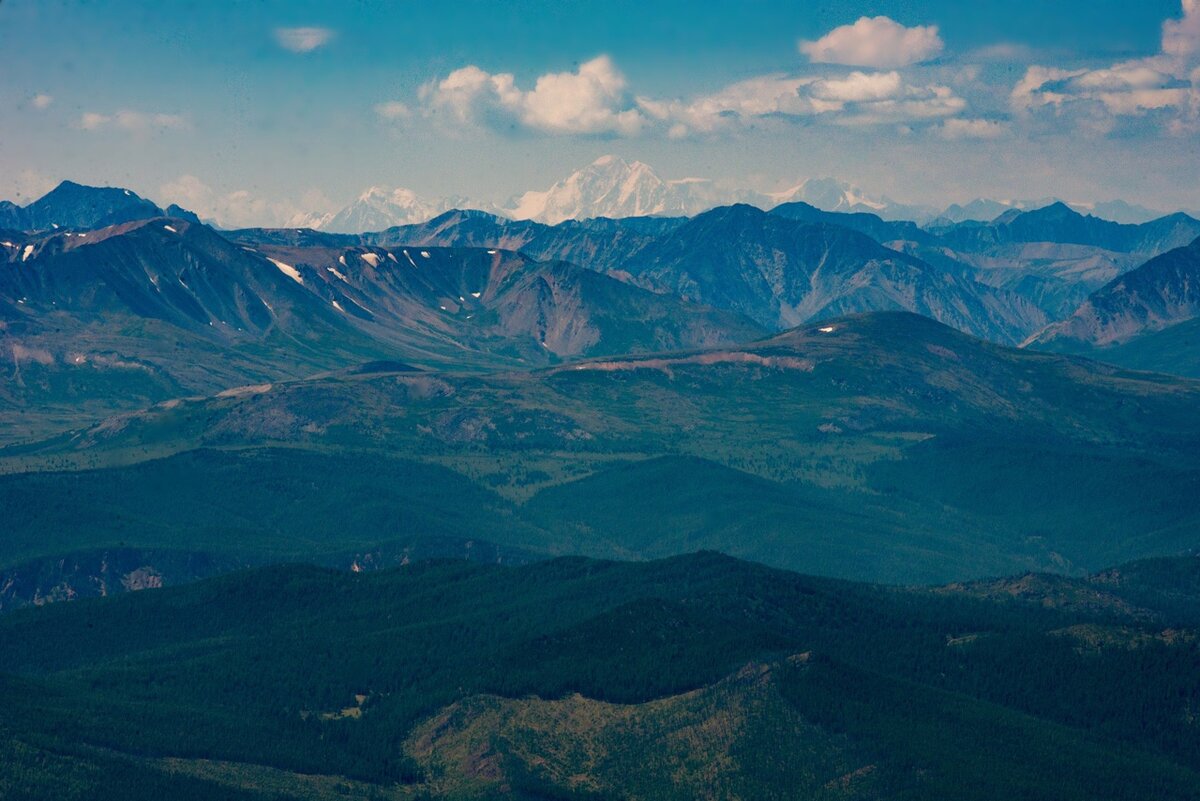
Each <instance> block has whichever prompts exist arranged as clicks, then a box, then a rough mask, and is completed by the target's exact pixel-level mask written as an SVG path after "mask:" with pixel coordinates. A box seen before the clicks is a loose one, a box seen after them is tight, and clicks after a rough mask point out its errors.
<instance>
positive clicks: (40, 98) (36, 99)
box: [30, 92, 54, 111]
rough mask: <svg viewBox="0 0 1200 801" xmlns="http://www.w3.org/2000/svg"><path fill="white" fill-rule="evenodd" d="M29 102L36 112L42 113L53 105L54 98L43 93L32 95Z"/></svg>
mask: <svg viewBox="0 0 1200 801" xmlns="http://www.w3.org/2000/svg"><path fill="white" fill-rule="evenodd" d="M30 102H31V103H32V104H33V107H34V108H36V109H37V110H38V111H44V110H45V109H48V108H50V106H51V104H53V103H54V98H53V97H51V96H50V95H48V94H45V93H44V92H43V93H41V94H36V95H34V96H33V100H31V101H30Z"/></svg>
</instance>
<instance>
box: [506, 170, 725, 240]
mask: <svg viewBox="0 0 1200 801" xmlns="http://www.w3.org/2000/svg"><path fill="white" fill-rule="evenodd" d="M723 202H727V201H726V199H725V198H723V197H722V196H721V192H720V191H719V190H718V189H717V188H716V187H715V186H714V185H713V183H712V182H711V181H708V180H704V179H683V180H680V181H666V180H663V179H662V178H660V177H659V176H658V174H657V173H656V172H654V170H653V169H651V167H650V166H649V165H647V164H643V163H642V162H640V161H634V162H628V161H625V160H624V159H621V158H618V157H617V156H601V157H600V158H598V159H596V160H595V161H593V162H592V163H591V164H589V165H588V166H586V167H584V168H583V169H582V170H577V171H575V172H573V173H571V174H570V175H569V176H567V177H566V178H564V179H563V180H561V181H559V182H557V183H556V184H554V185H553V186H551V187H550V188H549V189H547V190H545V191H529V192H525V193H524V194H522V195H520V196H519V197H517V198H514V199H513V201H511V202H510V204H509V205H510V208H509V209H508V210H507V211H506V213H507V214H508V216H510V217H512V218H513V219H517V220H535V221H537V222H542V223H548V224H551V225H553V224H556V223H560V222H562V221H563V220H571V219H585V218H588V217H614V218H616V217H645V216H650V215H657V216H677V217H678V216H692V215H694V214H698V213H700V212H701V211H704V210H706V209H709V208H712V207H713V206H718V205H721V204H722V203H723Z"/></svg>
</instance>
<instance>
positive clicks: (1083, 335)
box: [1033, 238, 1200, 358]
mask: <svg viewBox="0 0 1200 801" xmlns="http://www.w3.org/2000/svg"><path fill="white" fill-rule="evenodd" d="M1197 316H1200V238H1198V239H1196V240H1195V241H1193V242H1192V243H1191V244H1189V245H1187V246H1184V247H1180V248H1176V249H1174V250H1170V251H1168V252H1166V253H1164V254H1162V255H1160V256H1156V257H1154V258H1153V259H1150V260H1149V261H1147V262H1146V263H1145V264H1143V265H1142V266H1140V267H1138V268H1137V269H1134V270H1132V271H1130V272H1128V273H1126V274H1125V275H1123V276H1121V277H1120V278H1117V279H1116V280H1114V281H1112V282H1111V283H1109V284H1107V285H1106V286H1104V287H1102V288H1101V289H1099V290H1097V291H1096V292H1093V293H1092V294H1091V295H1090V296H1089V297H1088V299H1087V301H1086V302H1085V303H1084V304H1083V305H1081V306H1080V307H1079V308H1078V309H1076V310H1075V313H1074V314H1072V315H1071V317H1070V318H1068V319H1067V320H1064V321H1063V322H1061V323H1056V324H1055V325H1052V326H1050V327H1049V328H1047V329H1046V330H1045V331H1043V332H1042V333H1040V334H1039V335H1038V336H1037V337H1036V338H1035V339H1034V340H1033V344H1034V345H1035V346H1037V347H1042V348H1046V349H1053V350H1062V351H1076V352H1086V351H1088V350H1089V349H1097V355H1098V356H1099V357H1100V358H1104V353H1103V350H1102V349H1104V348H1108V347H1111V346H1116V345H1123V344H1126V343H1129V342H1130V341H1132V340H1136V339H1137V338H1139V337H1141V336H1144V335H1146V334H1151V333H1153V332H1156V331H1161V330H1162V329H1166V328H1170V327H1171V326H1173V325H1177V324H1179V323H1183V322H1187V321H1189V320H1191V319H1194V318H1195V317H1197Z"/></svg>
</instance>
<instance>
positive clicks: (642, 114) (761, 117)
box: [376, 56, 966, 139]
mask: <svg viewBox="0 0 1200 801" xmlns="http://www.w3.org/2000/svg"><path fill="white" fill-rule="evenodd" d="M419 97H420V100H421V104H422V108H423V110H424V112H425V114H426V115H428V116H431V117H436V118H438V119H440V120H442V121H443V122H445V123H448V124H451V125H455V126H475V125H481V126H487V127H493V128H497V129H507V128H511V127H513V126H519V127H522V128H525V129H528V130H532V131H538V132H541V133H545V134H562V135H567V134H614V135H620V136H634V135H638V134H641V133H645V132H652V133H658V134H664V133H665V134H666V136H667V137H669V138H671V139H681V138H685V137H688V136H693V135H714V134H721V133H728V132H734V131H737V130H739V129H742V128H745V127H748V126H757V125H778V124H781V123H784V122H786V121H788V120H791V121H793V122H795V121H799V120H804V121H823V122H830V123H836V124H853V125H871V124H901V123H930V122H933V121H937V120H941V119H945V118H947V117H955V116H958V115H960V114H961V113H962V112H963V111H964V110H965V109H966V101H965V100H963V99H962V98H961V97H959V96H958V95H957V94H956V93H955V91H954V90H953V89H951V88H950V87H948V86H944V85H940V84H936V83H928V82H914V81H912V80H910V79H909V78H908V77H906V76H905V75H903V74H902V73H900V72H899V71H897V70H888V71H881V70H854V71H852V72H849V73H847V74H842V75H836V76H826V77H820V76H816V75H798V76H797V75H788V74H783V73H776V74H770V75H759V76H756V77H753V78H748V79H746V80H744V81H739V82H737V83H734V84H731V85H729V86H726V87H724V88H723V89H720V90H718V91H716V92H713V93H711V94H707V95H702V96H700V97H695V98H686V99H685V98H676V99H660V98H654V97H648V96H642V95H639V96H636V97H631V96H630V93H629V91H628V87H627V82H626V80H625V77H624V76H623V75H622V74H621V72H620V71H619V70H618V69H617V68H616V66H615V65H614V64H613V62H612V60H611V59H609V58H608V57H607V56H601V57H599V58H596V59H593V60H591V61H588V62H586V63H584V64H582V65H581V66H580V67H579V69H578V70H577V71H576V72H567V73H552V74H547V75H542V76H541V77H539V78H538V79H537V80H536V81H535V83H534V85H533V88H531V89H527V90H526V89H522V88H521V87H519V86H518V85H517V83H516V80H515V78H514V77H513V75H511V74H509V73H490V72H486V71H484V70H482V69H480V68H479V67H476V66H474V65H471V66H466V67H462V68H461V69H457V70H454V71H453V72H451V73H450V74H449V75H447V76H446V77H445V78H443V79H441V80H439V81H435V82H433V83H429V84H426V85H425V86H424V87H422V88H421V90H420V93H419ZM401 105H402V104H401ZM376 111H377V113H379V114H380V115H381V116H386V115H385V114H384V111H383V110H382V107H376ZM405 111H407V109H405Z"/></svg>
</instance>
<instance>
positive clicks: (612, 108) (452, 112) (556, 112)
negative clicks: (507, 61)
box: [420, 56, 644, 136]
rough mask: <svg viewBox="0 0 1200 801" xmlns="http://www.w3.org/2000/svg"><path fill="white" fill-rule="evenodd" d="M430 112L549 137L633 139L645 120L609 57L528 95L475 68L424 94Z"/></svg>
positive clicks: (504, 76)
mask: <svg viewBox="0 0 1200 801" xmlns="http://www.w3.org/2000/svg"><path fill="white" fill-rule="evenodd" d="M420 98H421V101H422V103H423V104H424V106H425V109H426V112H427V113H430V114H433V115H437V116H439V117H441V118H442V119H447V120H449V121H451V122H453V123H457V124H461V125H474V124H480V123H483V124H487V123H489V122H490V123H510V124H511V123H512V122H515V123H517V124H519V125H521V126H523V127H525V128H529V129H531V130H535V131H540V132H542V133H548V134H605V133H612V134H620V135H626V136H628V135H633V134H636V133H637V132H638V131H639V130H640V129H641V127H642V124H643V122H644V118H643V116H642V113H641V112H640V111H639V110H638V108H636V106H635V105H634V103H633V101H632V100H631V99H630V98H629V97H628V95H627V93H626V81H625V76H624V75H622V74H621V72H620V71H619V70H618V69H617V68H616V66H615V65H614V64H613V62H612V59H610V58H609V57H608V56H599V57H597V58H594V59H592V60H591V61H587V62H585V63H583V64H581V65H580V66H579V69H578V70H577V71H575V72H559V73H548V74H546V75H542V76H540V77H539V78H538V79H537V80H536V81H535V82H534V86H533V88H532V89H529V90H523V89H521V88H520V87H518V86H517V84H516V79H515V78H514V77H513V75H512V74H510V73H494V74H493V73H489V72H485V71H484V70H482V69H480V68H479V67H476V66H474V65H470V66H466V67H463V68H461V69H457V70H455V71H454V72H451V73H450V74H449V75H447V76H446V77H445V78H444V79H442V80H441V81H436V82H433V83H430V84H426V85H425V86H423V87H422V88H421V92H420Z"/></svg>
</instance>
